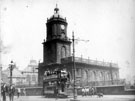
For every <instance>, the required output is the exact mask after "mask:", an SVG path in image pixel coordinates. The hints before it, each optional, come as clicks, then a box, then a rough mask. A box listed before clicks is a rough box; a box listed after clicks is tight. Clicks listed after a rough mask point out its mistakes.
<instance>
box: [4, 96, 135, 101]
mask: <svg viewBox="0 0 135 101" xmlns="http://www.w3.org/2000/svg"><path fill="white" fill-rule="evenodd" d="M71 99H73V98H65V99H60V98H58V99H55V98H45V97H44V96H20V97H19V98H17V97H16V96H15V97H14V101H70V100H71ZM77 100H79V101H135V95H104V96H103V97H101V98H99V97H97V96H92V97H90V96H85V97H82V96H78V97H77ZM6 101H9V98H8V97H7V100H6Z"/></svg>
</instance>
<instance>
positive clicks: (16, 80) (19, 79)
mask: <svg viewBox="0 0 135 101" xmlns="http://www.w3.org/2000/svg"><path fill="white" fill-rule="evenodd" d="M2 80H3V82H4V83H7V84H10V69H9V68H7V69H6V70H3V71H2ZM24 80H25V76H23V75H22V73H21V71H20V70H19V69H18V68H17V67H15V68H14V69H13V71H12V83H13V84H15V85H21V84H23V83H24Z"/></svg>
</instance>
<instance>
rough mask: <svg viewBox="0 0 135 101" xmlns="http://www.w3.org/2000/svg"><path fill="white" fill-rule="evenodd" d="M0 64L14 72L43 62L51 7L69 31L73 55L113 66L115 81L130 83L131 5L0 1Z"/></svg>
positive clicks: (133, 52)
mask: <svg viewBox="0 0 135 101" xmlns="http://www.w3.org/2000/svg"><path fill="white" fill-rule="evenodd" d="M0 3H1V6H0V7H1V8H0V14H1V15H0V18H1V19H0V26H1V27H0V34H1V36H0V37H1V39H2V44H3V47H5V48H3V52H2V65H3V68H4V69H5V68H7V67H8V65H9V64H10V61H11V60H13V61H14V62H15V63H16V65H17V66H18V68H19V69H21V70H23V69H24V68H26V67H27V65H28V63H29V61H30V60H31V59H35V60H37V62H38V61H40V62H42V60H43V46H42V42H43V40H44V39H46V21H47V18H50V17H51V16H52V15H53V14H54V8H55V7H56V4H57V5H58V8H59V9H60V11H59V12H60V15H62V16H63V17H66V19H67V22H68V30H67V34H68V37H69V38H71V37H72V32H73V31H74V34H75V38H76V39H82V40H89V42H87V43H86V42H85V41H77V42H76V44H75V56H77V57H81V56H82V57H83V58H88V57H89V58H90V59H94V60H95V59H97V60H99V61H103V60H104V61H106V62H111V61H112V62H114V63H118V65H119V68H120V77H121V78H126V79H128V80H131V78H132V77H133V75H134V71H135V40H134V38H135V13H134V12H135V11H134V10H135V0H1V1H0Z"/></svg>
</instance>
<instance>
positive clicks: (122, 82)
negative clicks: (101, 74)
mask: <svg viewBox="0 0 135 101" xmlns="http://www.w3.org/2000/svg"><path fill="white" fill-rule="evenodd" d="M118 85H125V79H119V80H113V81H112V80H109V81H91V82H83V84H82V85H81V86H118Z"/></svg>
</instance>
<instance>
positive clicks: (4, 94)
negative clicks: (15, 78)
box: [1, 83, 8, 101]
mask: <svg viewBox="0 0 135 101" xmlns="http://www.w3.org/2000/svg"><path fill="white" fill-rule="evenodd" d="M7 92H8V88H7V85H6V83H4V84H3V85H2V87H1V94H2V99H3V101H6V93H7Z"/></svg>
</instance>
